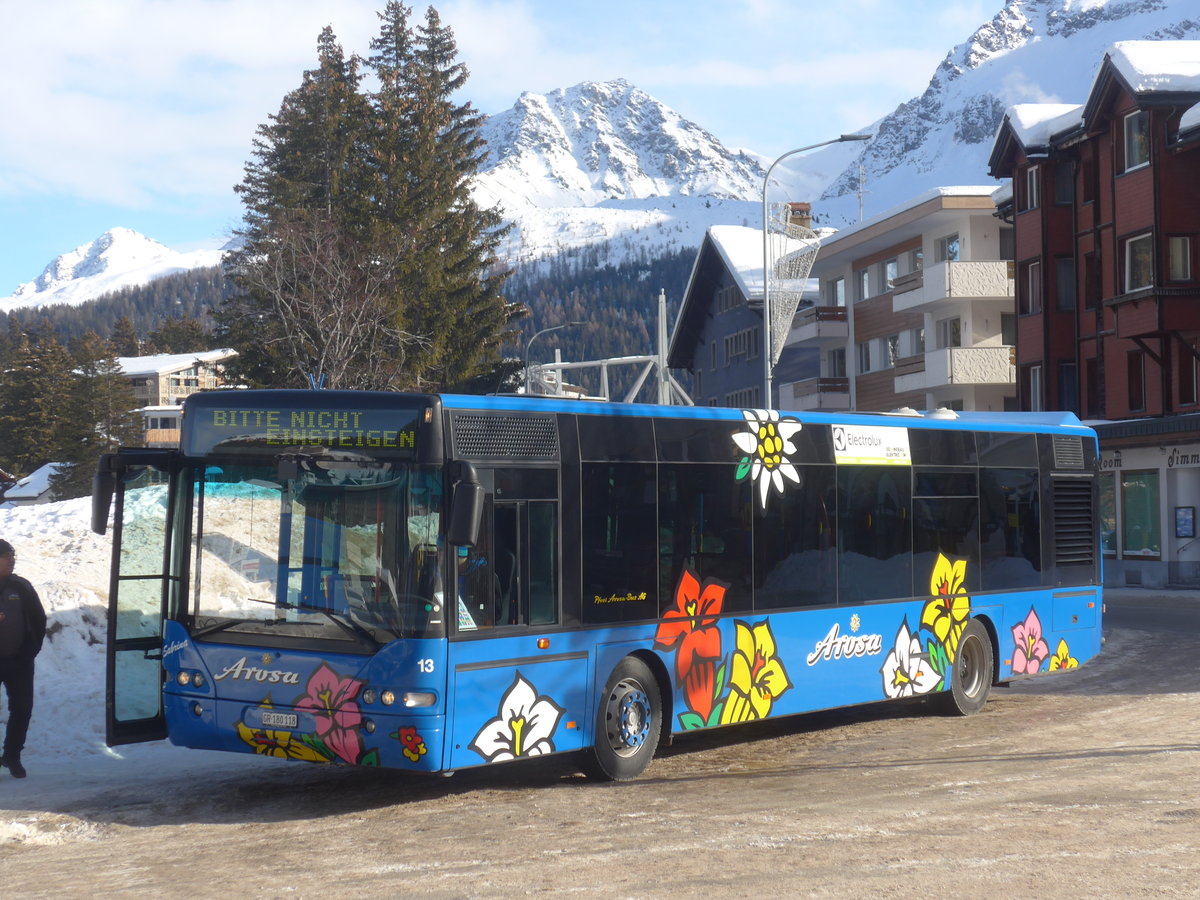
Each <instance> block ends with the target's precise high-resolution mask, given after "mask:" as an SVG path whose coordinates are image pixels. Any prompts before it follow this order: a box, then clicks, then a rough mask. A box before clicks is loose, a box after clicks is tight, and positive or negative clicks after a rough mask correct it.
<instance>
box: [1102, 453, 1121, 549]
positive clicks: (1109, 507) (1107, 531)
mask: <svg viewBox="0 0 1200 900" xmlns="http://www.w3.org/2000/svg"><path fill="white" fill-rule="evenodd" d="M1100 549H1101V550H1103V551H1104V555H1105V556H1116V555H1117V476H1116V475H1114V474H1113V473H1112V472H1105V473H1103V474H1102V475H1101V476H1100Z"/></svg>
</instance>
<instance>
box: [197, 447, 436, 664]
mask: <svg viewBox="0 0 1200 900" xmlns="http://www.w3.org/2000/svg"><path fill="white" fill-rule="evenodd" d="M441 498H442V487H441V475H440V473H439V471H438V470H437V469H434V468H426V467H418V466H413V465H408V464H400V463H396V462H392V461H381V460H376V459H371V458H368V457H359V456H355V455H352V454H336V453H331V452H329V451H324V452H322V451H319V450H318V451H317V452H315V453H312V454H306V453H290V454H283V455H280V456H275V457H269V458H265V459H247V457H246V456H245V455H242V456H238V457H236V458H230V459H229V460H227V461H221V460H209V461H208V462H207V463H206V464H205V465H204V466H202V467H198V468H197V469H195V470H194V472H193V477H192V513H191V515H192V523H191V524H192V527H191V536H192V538H191V540H192V543H191V559H192V572H191V577H192V581H193V586H194V589H193V593H192V598H193V600H192V609H191V613H192V617H193V626H194V631H193V635H194V636H195V637H196V638H198V639H201V640H219V641H221V640H223V641H229V640H234V641H236V640H238V636H239V635H246V634H253V635H255V638H254V641H255V643H257V644H265V643H270V639H268V638H266V637H265V636H267V635H270V636H274V637H277V638H280V639H281V640H283V642H285V643H295V642H296V641H302V642H307V641H313V640H317V641H340V642H344V643H345V645H346V646H345V649H347V650H351V651H352V652H353V651H354V650H359V651H361V652H364V653H367V652H373V651H374V650H377V649H378V648H379V646H381V645H382V644H384V643H386V642H388V641H390V640H394V639H396V638H401V637H434V636H438V635H441V634H444V625H443V619H444V617H443V615H442V611H441V604H442V599H441V584H440V575H439V573H440V558H441V556H440V553H439V550H438V531H439V523H440V511H441Z"/></svg>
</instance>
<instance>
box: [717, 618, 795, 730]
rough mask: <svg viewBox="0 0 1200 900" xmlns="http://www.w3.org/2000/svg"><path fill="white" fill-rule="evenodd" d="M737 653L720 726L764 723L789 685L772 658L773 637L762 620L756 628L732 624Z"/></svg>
mask: <svg viewBox="0 0 1200 900" xmlns="http://www.w3.org/2000/svg"><path fill="white" fill-rule="evenodd" d="M734 628H735V632H736V643H737V649H736V650H734V652H733V658H732V660H731V661H730V673H729V696H728V697H727V698H726V699H725V708H724V709H723V710H721V724H722V725H728V724H729V723H731V722H749V721H751V720H752V719H765V718H766V717H767V716H769V715H770V714H771V706H772V705H773V704H774V702H775V700H776V699H778V698H779V697H780V696H781V695H782V694H783V693H784V692H785V691H786V690H788V688H790V687H791V686H792V683H791V682H790V681H789V680H788V676H787V672H785V671H784V668H783V663H782V662H780V661H779V658H778V657H777V656H776V655H775V636H774V635H773V634H772V633H771V625H770V623H769V622H768V621H766V620H763V621H762V622H759V623H758V624H757V625H749V624H747V623H746V622H735V623H734Z"/></svg>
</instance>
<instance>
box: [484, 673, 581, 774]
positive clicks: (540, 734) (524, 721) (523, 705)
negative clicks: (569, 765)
mask: <svg viewBox="0 0 1200 900" xmlns="http://www.w3.org/2000/svg"><path fill="white" fill-rule="evenodd" d="M562 714H563V710H562V707H560V706H559V705H558V704H557V703H555V702H554V701H553V700H551V699H550V698H549V697H539V696H538V692H537V688H535V687H534V686H533V685H532V684H530V683H529V682H528V681H526V680H525V679H524V678H522V677H521V673H520V672H518V673H517V676H516V678H514V679H513V683H512V685H511V686H510V687H509V689H508V690H507V691H505V692H504V696H503V697H501V698H500V714H499V715H498V716H496V718H494V719H490V720H489V721H488V722H487V723H486V724H485V725H484V726H483V727H482V728H481V729H479V733H478V734H477V735H475V739H474V740H473V741H471V744H470V747H471V749H472V750H474V751H475V752H476V753H478V754H479V755H480V756H482V757H483V758H484V759H486V760H487V761H488V762H501V761H502V760H506V759H518V758H523V757H526V756H542V755H543V754H546V753H553V752H554V742H553V741H552V740H551V738H553V737H554V732H555V729H557V728H558V720H559V719H560V718H562Z"/></svg>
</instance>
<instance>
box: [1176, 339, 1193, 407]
mask: <svg viewBox="0 0 1200 900" xmlns="http://www.w3.org/2000/svg"><path fill="white" fill-rule="evenodd" d="M1196 353H1197V350H1196V345H1195V344H1189V345H1187V346H1185V347H1184V348H1183V350H1182V351H1181V352H1180V354H1179V402H1180V403H1181V404H1183V405H1185V406H1191V405H1193V404H1194V403H1195V402H1196Z"/></svg>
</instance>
